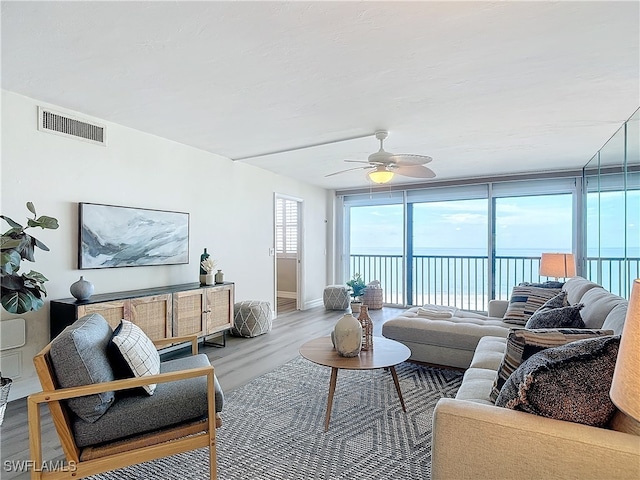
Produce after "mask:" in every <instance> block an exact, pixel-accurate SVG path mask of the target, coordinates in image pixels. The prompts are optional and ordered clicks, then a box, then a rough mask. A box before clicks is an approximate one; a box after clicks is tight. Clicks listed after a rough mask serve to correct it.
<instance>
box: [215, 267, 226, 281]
mask: <svg viewBox="0 0 640 480" xmlns="http://www.w3.org/2000/svg"><path fill="white" fill-rule="evenodd" d="M215 279H216V283H224V273H222V270H218V273H216V275H215Z"/></svg>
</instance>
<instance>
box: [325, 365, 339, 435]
mask: <svg viewBox="0 0 640 480" xmlns="http://www.w3.org/2000/svg"><path fill="white" fill-rule="evenodd" d="M337 378H338V369H337V368H336V367H331V380H330V381H329V397H328V398H327V415H326V416H325V418H324V431H325V432H326V431H327V430H329V420H330V419H331V407H332V406H333V392H335V391H336V380H337Z"/></svg>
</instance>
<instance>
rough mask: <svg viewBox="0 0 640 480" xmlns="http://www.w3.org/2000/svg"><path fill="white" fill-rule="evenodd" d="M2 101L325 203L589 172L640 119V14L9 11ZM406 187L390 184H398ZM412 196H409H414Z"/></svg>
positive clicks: (399, 7) (587, 10) (528, 9)
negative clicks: (418, 161) (408, 174)
mask: <svg viewBox="0 0 640 480" xmlns="http://www.w3.org/2000/svg"><path fill="white" fill-rule="evenodd" d="M1 13H2V32H1V33H2V88H4V89H6V90H10V91H13V92H17V93H20V94H24V95H27V96H29V97H32V98H35V99H39V100H41V101H46V102H50V103H53V104H56V105H59V106H62V107H64V108H68V109H72V110H76V111H80V112H83V113H85V114H89V115H92V116H95V117H99V118H102V119H106V120H109V121H112V122H116V123H119V124H122V125H126V126H129V127H132V128H135V129H138V130H142V131H145V132H149V133H152V134H155V135H159V136H161V137H165V138H169V139H172V140H175V141H178V142H181V143H185V144H188V145H192V146H194V147H198V148H201V149H204V150H207V151H210V152H214V153H217V154H220V155H224V156H227V157H229V158H232V159H237V158H241V157H246V156H251V155H256V154H261V153H267V152H273V151H280V150H286V149H290V148H296V147H300V146H304V145H310V144H318V143H323V142H329V141H333V140H337V139H343V138H348V137H354V136H361V135H365V134H371V136H369V137H367V138H364V139H359V140H350V141H344V142H338V143H334V144H331V145H326V146H318V147H313V148H308V149H303V150H296V151H294V152H291V153H283V154H275V155H267V156H261V157H256V158H253V159H248V160H240V161H245V162H248V163H251V164H253V165H257V166H260V167H263V168H265V169H268V170H271V171H274V172H277V173H281V174H283V175H287V176H291V177H295V178H298V179H301V180H304V181H307V182H310V183H313V184H316V185H319V186H322V187H325V188H348V187H359V186H360V187H364V186H366V185H368V180H367V179H366V176H365V174H364V173H363V172H362V171H357V172H350V173H347V174H344V175H337V176H333V177H329V178H325V177H324V175H326V174H329V173H332V172H335V171H338V170H343V169H346V168H349V167H350V166H352V165H349V164H345V163H344V162H343V160H344V159H346V158H349V159H360V160H365V159H366V157H367V156H368V154H370V153H372V152H374V151H376V150H377V148H378V143H377V140H376V139H375V138H374V137H373V132H374V131H375V130H376V129H380V128H384V129H387V130H389V132H390V134H389V138H388V140H387V141H386V142H385V149H386V150H388V151H391V152H394V153H416V154H422V155H429V156H432V157H433V162H432V163H430V164H429V167H431V168H432V169H433V170H434V171H435V172H436V174H437V177H436V179H435V180H443V179H453V178H468V177H473V176H486V175H498V174H508V173H522V172H532V171H543V170H545V171H546V170H558V169H573V168H580V167H582V166H583V165H584V164H585V163H586V162H587V160H588V159H589V158H590V157H591V156H592V155H593V154H594V153H595V152H596V151H597V150H598V149H599V148H600V147H601V146H602V145H603V143H604V142H605V141H606V140H607V139H608V138H609V137H610V136H611V135H612V134H613V133H614V132H615V131H616V130H617V128H618V127H619V126H620V125H621V124H622V123H623V122H624V121H625V120H626V119H627V118H628V117H629V116H630V115H631V114H632V113H633V112H634V110H635V109H636V108H637V107H638V106H639V105H640V78H639V77H640V73H639V72H640V52H639V45H640V3H639V2H637V1H631V2H613V1H604V2H591V1H587V2H569V1H566V2H515V1H512V2H451V1H445V2H322V1H317V2H202V1H201V2H146V1H145V2H7V1H3V2H2V12H1ZM402 181H403V180H402V179H401V178H399V177H398V176H396V179H394V180H393V182H394V183H399V182H402ZM404 181H406V182H413V180H412V179H408V178H407V179H405V180H404Z"/></svg>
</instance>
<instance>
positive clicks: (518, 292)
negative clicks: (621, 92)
mask: <svg viewBox="0 0 640 480" xmlns="http://www.w3.org/2000/svg"><path fill="white" fill-rule="evenodd" d="M558 293H560V290H559V289H556V288H542V287H532V286H517V287H513V290H512V291H511V299H510V300H509V306H508V307H507V312H506V313H505V314H504V318H503V319H502V320H503V321H504V322H505V323H511V324H515V325H524V324H526V323H527V320H529V317H530V316H531V315H533V313H534V312H535V311H536V310H538V309H539V308H540V307H541V306H542V305H544V303H545V302H547V300H550V299H551V298H553V297H555V296H556V295H557V294H558Z"/></svg>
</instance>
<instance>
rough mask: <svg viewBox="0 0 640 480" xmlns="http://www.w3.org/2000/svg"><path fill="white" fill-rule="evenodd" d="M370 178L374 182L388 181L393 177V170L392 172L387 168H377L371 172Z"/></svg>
mask: <svg viewBox="0 0 640 480" xmlns="http://www.w3.org/2000/svg"><path fill="white" fill-rule="evenodd" d="M369 178H370V179H371V181H372V182H373V183H387V182H390V181H391V179H392V178H393V172H390V171H389V170H387V169H386V168H376V169H375V170H373V171H371V172H369Z"/></svg>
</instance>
